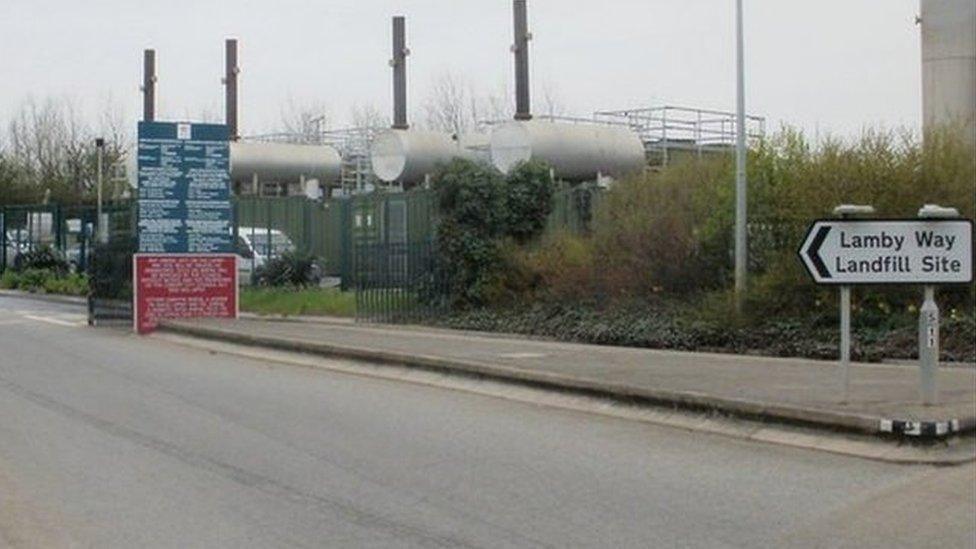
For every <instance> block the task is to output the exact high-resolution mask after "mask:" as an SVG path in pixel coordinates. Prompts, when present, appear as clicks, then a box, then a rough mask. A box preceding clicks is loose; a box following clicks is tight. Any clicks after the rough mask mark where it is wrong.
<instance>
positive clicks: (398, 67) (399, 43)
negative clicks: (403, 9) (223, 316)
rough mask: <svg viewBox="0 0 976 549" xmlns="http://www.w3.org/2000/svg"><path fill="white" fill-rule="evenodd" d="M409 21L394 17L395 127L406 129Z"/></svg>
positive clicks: (392, 63) (391, 64) (392, 61)
mask: <svg viewBox="0 0 976 549" xmlns="http://www.w3.org/2000/svg"><path fill="white" fill-rule="evenodd" d="M409 54H410V51H409V50H407V23H406V19H404V17H403V16H400V15H398V16H396V17H394V18H393V59H392V60H391V61H390V66H392V67H393V129H396V130H406V129H408V128H409V127H410V125H409V124H407V55H409Z"/></svg>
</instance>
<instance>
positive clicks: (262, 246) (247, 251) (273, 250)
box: [234, 227, 295, 284]
mask: <svg viewBox="0 0 976 549" xmlns="http://www.w3.org/2000/svg"><path fill="white" fill-rule="evenodd" d="M293 251H295V244H294V243H293V242H292V241H291V239H290V238H288V235H286V234H285V233H283V232H281V231H279V230H277V229H271V230H268V229H264V228H258V227H238V228H237V243H236V244H235V245H234V253H236V254H237V278H238V281H239V282H240V283H241V284H250V283H251V281H252V278H253V275H254V273H255V272H256V271H257V270H258V268H260V267H262V266H264V264H265V263H266V262H267V261H268V260H269V259H274V258H276V257H279V256H281V255H282V254H284V253H287V252H293Z"/></svg>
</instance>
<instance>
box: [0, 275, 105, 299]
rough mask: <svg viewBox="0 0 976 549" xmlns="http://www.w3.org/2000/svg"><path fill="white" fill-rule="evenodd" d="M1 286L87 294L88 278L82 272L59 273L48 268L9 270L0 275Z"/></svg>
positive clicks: (51, 292) (37, 290)
mask: <svg viewBox="0 0 976 549" xmlns="http://www.w3.org/2000/svg"><path fill="white" fill-rule="evenodd" d="M0 288H5V289H9V290H22V291H25V292H32V293H33V292H44V293H48V294H63V295H85V294H87V292H88V278H87V277H86V276H85V275H82V274H74V273H71V274H58V273H56V272H54V271H50V270H47V269H25V270H23V271H21V272H19V273H18V272H14V271H13V270H7V271H5V272H4V273H3V277H0Z"/></svg>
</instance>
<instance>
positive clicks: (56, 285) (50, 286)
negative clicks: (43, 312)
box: [43, 273, 88, 296]
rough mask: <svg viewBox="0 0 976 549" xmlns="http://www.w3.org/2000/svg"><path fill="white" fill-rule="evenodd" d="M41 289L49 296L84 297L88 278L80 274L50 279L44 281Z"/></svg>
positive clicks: (86, 291)
mask: <svg viewBox="0 0 976 549" xmlns="http://www.w3.org/2000/svg"><path fill="white" fill-rule="evenodd" d="M43 288H44V291H45V292H46V293H49V294H61V295H75V296H84V295H87V294H88V277H87V276H85V275H83V274H80V273H69V274H68V275H66V276H63V277H50V278H48V279H47V280H45V281H44V285H43Z"/></svg>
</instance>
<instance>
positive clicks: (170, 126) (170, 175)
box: [139, 122, 232, 253]
mask: <svg viewBox="0 0 976 549" xmlns="http://www.w3.org/2000/svg"><path fill="white" fill-rule="evenodd" d="M228 137H229V134H228V130H227V126H225V125H223V124H190V123H179V122H140V123H139V251H140V252H143V253H229V252H231V249H232V247H231V225H230V224H231V204H230V146H229V144H228Z"/></svg>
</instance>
